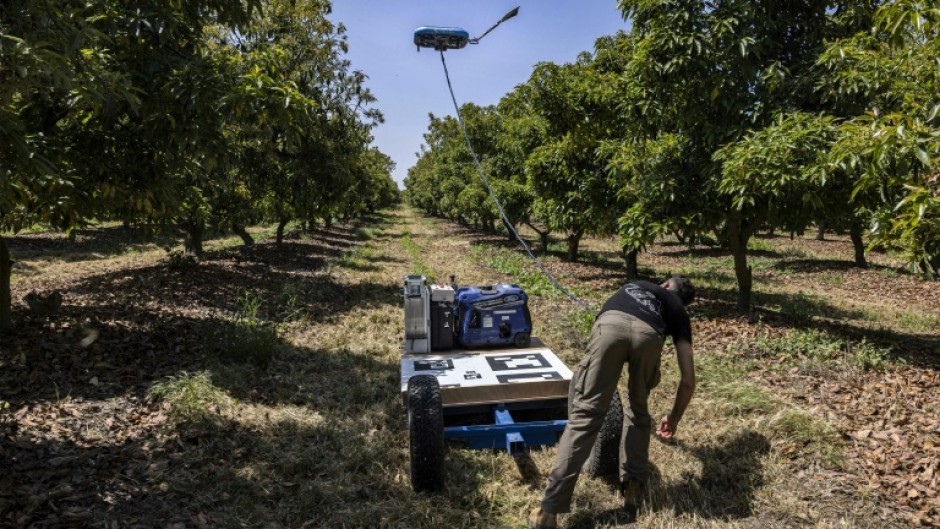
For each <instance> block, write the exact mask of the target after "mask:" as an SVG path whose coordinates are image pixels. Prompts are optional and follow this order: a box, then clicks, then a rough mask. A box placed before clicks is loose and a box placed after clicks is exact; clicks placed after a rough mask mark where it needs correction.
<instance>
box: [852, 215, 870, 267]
mask: <svg viewBox="0 0 940 529" xmlns="http://www.w3.org/2000/svg"><path fill="white" fill-rule="evenodd" d="M849 236H850V237H851V238H852V246H853V247H854V248H855V266H857V267H859V268H868V261H867V260H866V259H865V242H864V241H862V226H861V224H859V223H858V222H853V223H852V225H851V226H849Z"/></svg>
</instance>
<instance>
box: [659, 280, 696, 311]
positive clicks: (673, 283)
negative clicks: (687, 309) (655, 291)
mask: <svg viewBox="0 0 940 529" xmlns="http://www.w3.org/2000/svg"><path fill="white" fill-rule="evenodd" d="M661 286H662V287H663V288H665V289H666V290H671V291H672V292H675V293H676V295H678V296H679V299H680V300H682V304H683V305H686V306H688V304H689V303H692V301H693V300H694V299H695V287H694V286H692V282H691V281H689V279H688V278H686V277H682V276H672V277H670V278H669V279H667V280H665V281H663V282H662V285H661Z"/></svg>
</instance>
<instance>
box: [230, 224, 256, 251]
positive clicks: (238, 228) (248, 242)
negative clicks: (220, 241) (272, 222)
mask: <svg viewBox="0 0 940 529" xmlns="http://www.w3.org/2000/svg"><path fill="white" fill-rule="evenodd" d="M232 231H233V232H234V233H235V235H238V236H239V237H241V239H242V242H243V243H244V244H245V246H254V245H255V240H254V239H253V238H252V237H251V235H249V234H248V230H246V229H245V227H244V226H242V225H241V224H236V225H234V226H232Z"/></svg>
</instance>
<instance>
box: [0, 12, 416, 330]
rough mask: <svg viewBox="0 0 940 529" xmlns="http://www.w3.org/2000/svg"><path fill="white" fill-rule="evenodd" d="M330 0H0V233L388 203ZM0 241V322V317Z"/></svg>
mask: <svg viewBox="0 0 940 529" xmlns="http://www.w3.org/2000/svg"><path fill="white" fill-rule="evenodd" d="M330 10H331V4H330V2H329V0H194V1H186V2H179V1H170V2H167V1H161V0H140V1H136V2H132V3H127V2H120V1H116V0H93V1H87V2H86V1H83V2H78V1H74V0H12V1H9V2H5V3H4V6H3V9H2V10H0V233H11V232H12V233H14V234H15V233H17V232H19V231H21V230H22V229H24V228H27V227H30V226H33V225H35V224H39V225H41V226H44V227H48V228H51V229H56V230H64V231H71V230H73V229H75V228H78V227H82V226H85V225H87V223H88V222H89V220H90V219H102V218H108V219H118V220H122V221H124V222H125V223H127V224H133V225H139V226H145V227H148V228H151V229H155V230H173V232H174V233H180V234H182V235H183V237H184V239H185V248H186V251H187V252H190V253H192V254H199V253H201V252H202V238H203V234H204V233H205V232H206V230H207V229H218V230H224V231H232V232H234V233H237V234H239V235H241V236H242V238H243V239H244V241H245V243H246V244H251V243H252V240H251V237H250V236H249V235H248V234H247V232H246V231H245V227H246V226H247V225H250V224H253V223H258V222H275V223H277V224H278V226H279V228H278V241H280V239H281V236H282V234H283V229H284V226H285V225H287V223H288V222H289V221H291V220H294V219H296V220H300V221H302V222H304V223H305V224H306V223H312V222H315V221H316V220H318V219H322V220H324V221H325V222H327V223H329V222H331V221H332V219H333V218H350V217H355V216H359V215H362V214H366V213H369V212H374V211H376V210H378V209H380V208H383V207H386V206H389V205H392V204H394V203H397V201H398V200H399V191H398V188H397V185H396V184H395V182H394V181H393V180H392V177H391V172H392V170H393V168H394V163H393V162H392V160H391V158H389V157H388V156H387V155H386V154H384V153H382V152H380V151H379V150H378V149H377V148H375V147H374V146H372V145H371V144H372V139H373V138H372V135H371V130H372V129H373V128H374V127H375V125H377V124H378V123H380V122H381V121H382V115H381V113H380V112H379V111H378V110H377V109H376V108H375V107H374V104H375V102H376V100H375V97H374V96H373V95H372V94H371V93H370V92H369V90H368V89H366V88H365V86H364V82H365V79H366V76H365V75H364V74H363V73H362V72H359V71H355V70H353V69H351V67H350V63H349V61H348V60H347V59H346V58H344V54H345V53H346V51H347V40H346V35H345V28H344V27H343V26H342V24H338V25H334V24H333V23H332V22H330V21H329V20H328V19H327V15H328V14H329V13H330ZM11 269H12V256H11V255H10V251H9V248H8V247H7V245H6V243H5V241H4V239H3V237H0V332H3V331H9V330H10V329H11V326H12V320H11V301H12V300H11V299H10V293H11V289H10V274H11Z"/></svg>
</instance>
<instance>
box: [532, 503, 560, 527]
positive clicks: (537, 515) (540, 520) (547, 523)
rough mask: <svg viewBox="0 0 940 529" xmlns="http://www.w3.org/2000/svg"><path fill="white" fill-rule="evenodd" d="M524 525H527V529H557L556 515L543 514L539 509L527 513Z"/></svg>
mask: <svg viewBox="0 0 940 529" xmlns="http://www.w3.org/2000/svg"><path fill="white" fill-rule="evenodd" d="M526 523H528V524H529V529H558V515H557V514H555V513H553V512H545V511H543V510H542V509H541V508H540V507H539V508H536V509H535V510H533V511H532V512H530V513H529V518H528V519H527V520H526Z"/></svg>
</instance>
